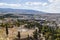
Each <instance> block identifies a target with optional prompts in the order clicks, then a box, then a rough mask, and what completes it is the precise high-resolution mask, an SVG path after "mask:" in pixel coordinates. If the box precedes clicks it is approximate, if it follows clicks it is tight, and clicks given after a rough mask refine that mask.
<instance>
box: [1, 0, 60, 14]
mask: <svg viewBox="0 0 60 40" xmlns="http://www.w3.org/2000/svg"><path fill="white" fill-rule="evenodd" d="M0 8H13V9H30V10H38V11H43V12H48V13H60V0H0Z"/></svg>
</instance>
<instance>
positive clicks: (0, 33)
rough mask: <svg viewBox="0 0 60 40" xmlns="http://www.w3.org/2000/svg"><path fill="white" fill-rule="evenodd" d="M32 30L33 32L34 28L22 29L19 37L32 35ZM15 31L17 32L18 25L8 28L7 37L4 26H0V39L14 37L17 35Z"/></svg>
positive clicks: (11, 38)
mask: <svg viewBox="0 0 60 40" xmlns="http://www.w3.org/2000/svg"><path fill="white" fill-rule="evenodd" d="M33 32H34V29H29V30H27V31H24V32H23V31H22V32H20V34H21V38H26V37H27V36H28V35H30V36H32V35H33ZM17 33H18V27H14V28H9V34H8V37H7V35H6V31H5V28H1V29H0V40H13V39H14V38H16V37H17Z"/></svg>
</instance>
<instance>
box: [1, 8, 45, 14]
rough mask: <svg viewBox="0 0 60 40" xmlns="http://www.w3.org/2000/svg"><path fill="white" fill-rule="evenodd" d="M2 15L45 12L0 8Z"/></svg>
mask: <svg viewBox="0 0 60 40" xmlns="http://www.w3.org/2000/svg"><path fill="white" fill-rule="evenodd" d="M0 13H20V14H40V13H45V12H42V11H36V10H27V9H11V8H0Z"/></svg>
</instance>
